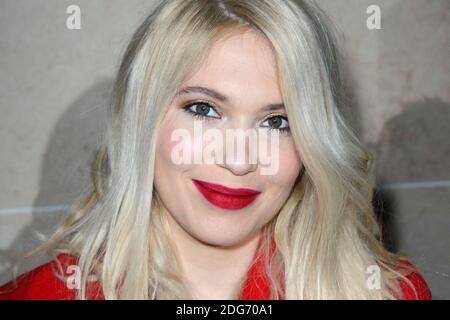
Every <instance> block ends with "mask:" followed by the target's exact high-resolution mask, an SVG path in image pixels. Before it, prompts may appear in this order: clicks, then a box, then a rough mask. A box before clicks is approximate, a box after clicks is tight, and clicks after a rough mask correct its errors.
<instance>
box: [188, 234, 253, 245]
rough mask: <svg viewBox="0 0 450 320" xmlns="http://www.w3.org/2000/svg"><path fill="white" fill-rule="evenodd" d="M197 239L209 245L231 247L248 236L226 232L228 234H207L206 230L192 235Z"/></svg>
mask: <svg viewBox="0 0 450 320" xmlns="http://www.w3.org/2000/svg"><path fill="white" fill-rule="evenodd" d="M192 236H193V237H194V238H196V239H197V240H198V241H200V242H202V243H204V244H207V245H209V246H214V247H233V246H237V245H239V244H241V243H242V242H244V241H245V240H246V239H247V238H248V236H245V235H243V234H242V233H240V234H237V235H236V234H235V235H233V234H228V235H218V234H209V233H207V232H204V233H201V234H197V235H192Z"/></svg>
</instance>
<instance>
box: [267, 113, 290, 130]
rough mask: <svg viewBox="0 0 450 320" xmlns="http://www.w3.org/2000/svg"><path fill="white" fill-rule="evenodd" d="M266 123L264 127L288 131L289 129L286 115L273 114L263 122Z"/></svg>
mask: <svg viewBox="0 0 450 320" xmlns="http://www.w3.org/2000/svg"><path fill="white" fill-rule="evenodd" d="M263 124H264V125H262V127H268V128H269V129H271V130H273V129H275V130H280V131H288V130H289V122H288V119H287V118H286V117H283V116H273V117H270V118H268V119H266V120H264V122H263Z"/></svg>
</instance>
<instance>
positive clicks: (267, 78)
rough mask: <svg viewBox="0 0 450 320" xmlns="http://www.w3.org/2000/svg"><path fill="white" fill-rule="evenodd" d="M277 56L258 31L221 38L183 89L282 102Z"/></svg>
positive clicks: (234, 97)
mask: <svg viewBox="0 0 450 320" xmlns="http://www.w3.org/2000/svg"><path fill="white" fill-rule="evenodd" d="M277 75H278V71H277V68H276V60H275V55H274V53H273V51H272V48H271V45H270V43H269V42H268V40H267V39H265V38H264V37H263V36H262V35H260V34H258V33H256V32H254V31H235V32H231V33H227V34H225V35H223V36H222V37H220V38H219V39H218V40H217V41H216V42H215V43H214V44H213V45H212V46H211V49H210V51H209V53H208V55H207V56H206V58H205V59H204V60H203V61H202V63H201V64H200V66H199V68H198V70H196V72H195V73H194V74H193V76H191V77H190V78H189V79H187V80H186V81H185V82H184V83H183V86H204V87H209V88H214V89H216V90H217V91H219V92H221V93H223V94H224V95H226V96H227V97H229V98H230V100H231V102H233V100H239V102H240V103H242V102H244V103H245V102H246V101H249V102H252V104H255V103H261V104H262V103H264V104H266V103H267V102H273V103H275V102H281V101H282V99H281V94H280V89H279V84H278V79H277Z"/></svg>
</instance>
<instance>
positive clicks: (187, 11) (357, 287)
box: [32, 0, 408, 299]
mask: <svg viewBox="0 0 450 320" xmlns="http://www.w3.org/2000/svg"><path fill="white" fill-rule="evenodd" d="M248 29H251V30H253V31H255V32H257V33H258V34H260V35H262V36H264V37H265V39H267V40H268V42H269V43H270V44H271V46H272V49H273V52H274V54H275V57H276V64H277V70H278V81H279V84H280V88H281V93H282V97H283V100H284V104H285V106H286V111H287V114H288V118H289V123H290V128H291V132H292V136H293V139H294V142H295V145H296V148H297V149H298V152H299V154H301V157H302V162H303V169H302V172H301V174H300V175H299V177H298V179H297V181H296V184H295V185H294V187H293V189H292V192H291V194H290V196H289V198H288V199H287V201H286V203H285V204H284V206H283V207H282V209H281V210H280V211H279V212H277V214H276V215H275V216H274V218H273V219H272V220H271V221H270V222H269V223H268V224H267V225H266V226H264V228H263V230H262V237H261V240H260V248H261V253H262V254H261V257H262V258H263V259H264V266H265V270H266V272H267V275H268V279H269V284H270V296H271V298H272V299H280V297H282V298H284V299H396V298H398V297H400V294H401V290H400V285H399V280H400V279H403V280H406V281H407V282H408V280H407V279H406V277H405V273H404V272H400V270H401V269H400V260H399V256H397V255H394V254H393V253H390V252H389V251H388V250H386V249H385V248H384V246H383V244H382V239H381V230H380V229H381V227H380V223H379V221H378V220H377V218H376V215H375V213H374V209H373V205H372V201H373V193H374V174H373V166H374V162H373V156H372V155H371V153H370V152H369V150H368V149H367V148H366V147H365V146H364V145H363V144H362V143H361V141H360V140H359V138H358V137H357V134H356V133H355V132H354V131H353V129H352V128H351V127H350V126H349V125H348V124H347V123H346V121H345V119H344V116H343V110H342V108H343V107H344V106H345V99H344V98H345V97H344V95H343V86H342V82H343V81H342V77H341V72H340V54H339V50H338V48H337V45H336V40H335V39H336V32H335V31H334V29H333V27H332V24H331V23H330V22H329V19H328V18H327V16H326V15H325V14H324V13H323V12H322V11H321V9H320V8H319V7H318V6H317V5H316V4H315V3H314V2H310V1H302V0H298V1H294V0H285V1H281V0H280V1H274V0H246V1H239V0H167V1H162V2H161V3H160V4H159V5H158V6H157V7H156V8H155V9H154V11H152V13H151V14H150V15H149V16H148V17H147V19H146V20H145V21H144V22H143V23H142V24H141V25H140V26H139V28H138V29H137V31H136V32H135V34H134V35H133V37H132V39H131V42H130V44H129V46H128V48H127V50H126V52H125V54H124V57H123V60H122V63H121V65H120V69H119V71H118V74H117V78H116V81H115V86H114V90H113V95H112V97H111V103H110V107H109V109H108V119H109V120H108V126H107V129H106V130H105V132H104V136H103V139H102V143H101V145H100V148H99V150H98V153H97V157H96V159H95V161H94V163H93V170H92V173H93V174H92V176H93V187H92V189H91V190H90V191H89V193H88V194H85V196H84V198H83V199H82V200H80V201H77V202H76V203H74V204H73V206H72V208H71V210H70V214H69V215H68V217H67V218H66V219H65V220H64V222H63V223H62V224H61V225H60V226H59V228H58V229H57V230H56V232H55V233H54V234H53V235H52V236H51V237H49V238H48V239H47V241H46V242H44V243H43V244H42V245H40V246H39V247H38V248H36V249H35V250H33V252H32V254H34V253H36V252H37V251H40V250H44V251H46V252H47V253H48V254H49V255H50V256H51V257H53V258H54V259H55V260H56V257H57V255H58V254H61V253H68V254H73V255H76V256H77V257H78V265H79V267H80V270H81V286H80V288H79V290H77V298H78V299H86V298H87V295H86V288H87V286H88V284H89V282H90V280H89V279H90V277H91V276H92V275H94V276H96V277H97V281H99V283H100V285H101V288H102V290H103V294H104V297H105V298H106V299H190V298H191V297H190V296H189V294H188V290H187V288H186V287H185V286H184V285H183V282H182V274H181V266H180V262H179V259H178V257H177V254H176V250H175V246H174V243H172V242H171V241H172V240H171V237H170V234H169V228H168V225H167V219H166V218H165V217H164V215H163V214H161V212H162V210H161V202H160V201H161V200H160V199H159V197H158V194H157V192H156V190H155V189H154V187H153V178H154V160H155V138H156V136H157V135H156V133H157V130H158V126H159V123H160V121H161V120H162V118H163V117H164V114H165V111H166V110H167V108H168V106H169V105H170V103H171V101H172V99H173V97H174V94H175V93H176V91H177V88H178V87H179V86H180V85H181V83H182V81H183V80H184V79H186V78H187V77H189V75H191V74H192V73H193V72H195V71H196V69H198V66H199V65H200V64H201V62H202V61H203V59H204V58H205V57H206V55H207V54H208V51H209V49H210V48H211V45H212V44H213V43H214V42H215V41H216V40H218V39H219V38H221V37H222V36H224V35H225V34H226V33H227V32H235V31H236V30H248ZM273 241H274V242H275V244H276V250H275V253H274V254H273V255H272V253H271V246H272V244H273ZM258 252H259V251H258ZM56 261H57V260H56ZM374 265H375V266H378V267H379V268H380V270H381V272H380V277H381V278H380V288H379V289H378V290H377V289H375V290H374V289H370V288H369V286H368V285H367V278H368V276H369V274H368V273H367V270H368V268H369V267H370V266H374ZM280 275H282V277H280ZM241 290H242V285H241V287H240V288H236V299H237V298H238V297H239V294H240V292H241Z"/></svg>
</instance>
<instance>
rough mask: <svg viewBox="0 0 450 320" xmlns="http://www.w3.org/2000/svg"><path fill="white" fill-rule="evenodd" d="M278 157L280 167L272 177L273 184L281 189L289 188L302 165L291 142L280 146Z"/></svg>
mask: <svg viewBox="0 0 450 320" xmlns="http://www.w3.org/2000/svg"><path fill="white" fill-rule="evenodd" d="M279 155H280V157H279V163H280V166H279V170H278V174H276V175H274V176H273V179H274V180H275V181H273V182H274V183H275V184H276V185H278V186H281V187H291V186H292V185H293V184H294V182H295V180H296V178H297V176H298V175H299V173H300V170H301V169H302V167H303V164H302V162H301V159H300V157H299V155H298V152H297V150H296V148H295V145H294V143H293V142H291V141H290V142H285V143H283V144H282V145H281V148H280V153H279Z"/></svg>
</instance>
